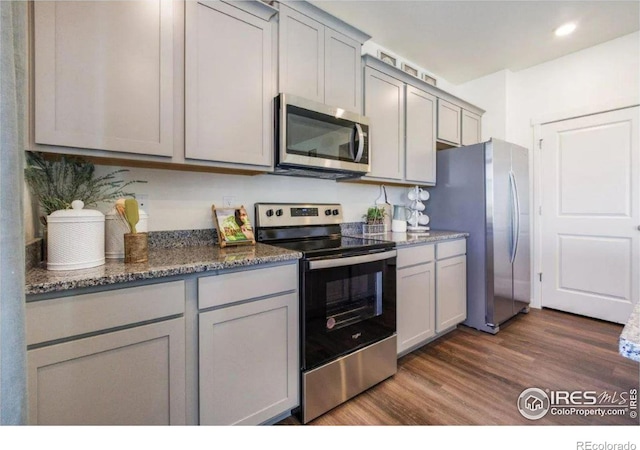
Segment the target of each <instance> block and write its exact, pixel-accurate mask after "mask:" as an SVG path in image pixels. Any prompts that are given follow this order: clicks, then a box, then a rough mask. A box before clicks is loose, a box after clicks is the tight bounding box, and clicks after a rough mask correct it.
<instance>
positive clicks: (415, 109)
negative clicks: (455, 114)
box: [405, 86, 437, 184]
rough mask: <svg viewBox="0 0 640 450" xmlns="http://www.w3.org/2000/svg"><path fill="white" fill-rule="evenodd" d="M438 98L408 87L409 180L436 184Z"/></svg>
mask: <svg viewBox="0 0 640 450" xmlns="http://www.w3.org/2000/svg"><path fill="white" fill-rule="evenodd" d="M436 102H437V100H436V97H435V96H433V95H431V94H428V93H426V92H424V91H422V90H420V89H416V88H414V87H412V86H407V117H406V122H407V129H406V136H407V137H406V175H405V179H406V180H407V181H412V182H416V183H420V184H422V183H424V184H435V183H436V140H435V136H434V131H435V129H436Z"/></svg>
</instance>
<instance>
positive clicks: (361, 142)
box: [354, 123, 364, 163]
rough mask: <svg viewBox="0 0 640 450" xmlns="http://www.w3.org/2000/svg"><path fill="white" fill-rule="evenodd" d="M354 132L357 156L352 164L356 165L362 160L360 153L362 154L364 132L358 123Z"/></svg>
mask: <svg viewBox="0 0 640 450" xmlns="http://www.w3.org/2000/svg"><path fill="white" fill-rule="evenodd" d="M356 131H357V132H358V154H357V155H356V159H354V162H357V163H358V162H360V160H361V159H362V153H363V152H364V132H363V131H362V127H361V126H360V124H359V123H356Z"/></svg>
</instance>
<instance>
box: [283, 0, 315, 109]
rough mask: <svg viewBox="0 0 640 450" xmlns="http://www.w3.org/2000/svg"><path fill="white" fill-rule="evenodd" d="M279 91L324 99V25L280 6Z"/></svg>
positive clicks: (284, 6)
mask: <svg viewBox="0 0 640 450" xmlns="http://www.w3.org/2000/svg"><path fill="white" fill-rule="evenodd" d="M279 16H280V17H279V20H280V22H279V29H278V37H279V41H278V42H279V46H280V60H279V72H280V80H279V81H280V91H281V92H285V93H287V94H295V95H299V96H301V97H304V98H307V99H309V100H314V101H316V102H321V103H322V102H324V43H325V41H324V25H322V24H321V23H319V22H316V21H315V20H313V19H311V18H309V17H307V16H305V15H304V14H300V13H299V12H297V11H295V10H293V9H291V8H289V7H287V6H286V5H280V14H279Z"/></svg>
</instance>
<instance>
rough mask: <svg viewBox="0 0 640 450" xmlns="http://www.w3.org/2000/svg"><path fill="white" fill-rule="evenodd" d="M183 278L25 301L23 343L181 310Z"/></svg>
mask: <svg viewBox="0 0 640 450" xmlns="http://www.w3.org/2000/svg"><path fill="white" fill-rule="evenodd" d="M184 304H185V288H184V281H172V282H170V283H158V284H151V285H148V286H138V287H132V288H124V289H114V290H110V291H103V292H96V293H94V294H83V295H74V296H70V297H62V298H57V299H51V300H41V301H37V302H28V303H27V307H26V308H27V309H26V327H27V345H32V344H37V343H40V342H47V341H53V340H56V339H63V338H68V337H71V336H77V335H81V334H86V333H93V332H96V331H100V330H107V329H110V328H115V327H120V326H124V325H130V324H134V323H139V322H144V321H147V320H153V319H158V318H161V317H167V316H172V315H176V314H183V313H184Z"/></svg>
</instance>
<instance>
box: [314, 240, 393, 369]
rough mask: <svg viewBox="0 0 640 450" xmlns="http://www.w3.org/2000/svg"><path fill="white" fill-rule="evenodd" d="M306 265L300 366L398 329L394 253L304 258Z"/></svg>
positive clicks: (317, 363)
mask: <svg viewBox="0 0 640 450" xmlns="http://www.w3.org/2000/svg"><path fill="white" fill-rule="evenodd" d="M302 266H303V269H302V287H301V295H302V307H301V314H302V321H301V324H302V333H301V335H302V369H303V370H310V369H313V368H315V367H318V366H321V365H322V364H324V363H326V362H329V361H331V360H333V359H335V358H337V357H340V356H342V355H345V354H347V353H350V352H352V351H355V350H357V349H360V348H362V347H365V346H367V345H369V344H371V343H374V342H377V341H379V340H381V339H384V338H386V337H389V336H391V335H393V334H394V333H395V332H396V251H395V250H391V251H382V252H377V253H367V254H362V255H356V256H348V257H340V258H330V259H318V260H306V261H303V265H302Z"/></svg>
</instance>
